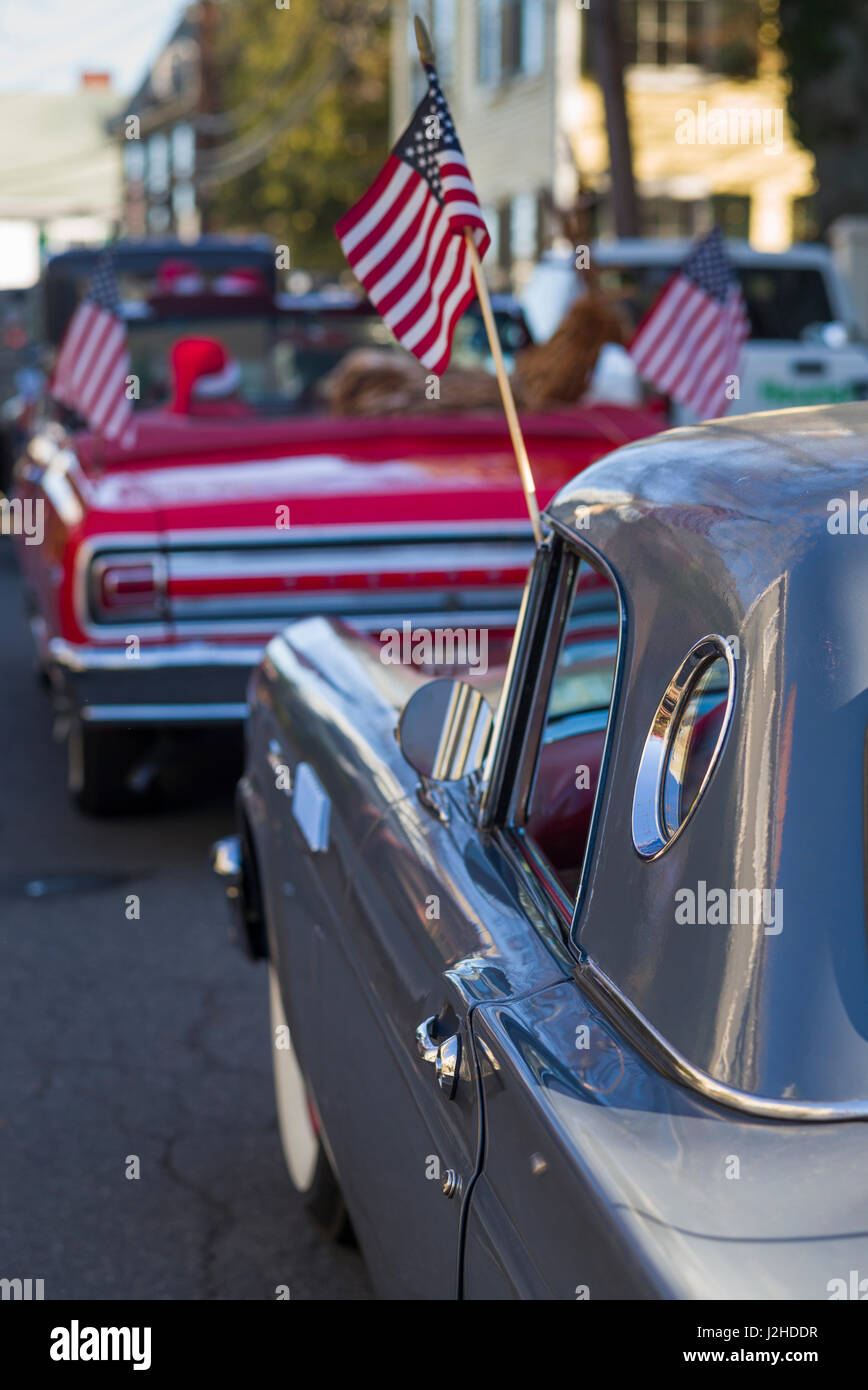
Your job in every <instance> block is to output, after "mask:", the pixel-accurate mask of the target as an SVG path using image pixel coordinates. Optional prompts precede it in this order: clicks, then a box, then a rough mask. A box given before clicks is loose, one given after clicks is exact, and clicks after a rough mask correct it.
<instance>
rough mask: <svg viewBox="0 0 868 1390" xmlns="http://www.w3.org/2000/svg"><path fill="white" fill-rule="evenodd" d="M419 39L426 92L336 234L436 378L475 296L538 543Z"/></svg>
mask: <svg viewBox="0 0 868 1390" xmlns="http://www.w3.org/2000/svg"><path fill="white" fill-rule="evenodd" d="M416 38H417V41H418V44H419V53H420V57H421V59H422V64H423V67H424V68H425V73H426V76H427V78H428V91H427V93H426V95H425V96H424V97H423V99H422V101H421V102H420V103H419V105H418V107H417V108H416V111H415V113H414V116H413V119H412V120H411V122H410V124H409V126H408V127H407V129H406V130H405V132H404V134H403V135H402V136H401V138H400V140H399V141H398V143H397V144H396V145H395V148H394V149H393V151H392V153H391V154H390V155H389V158H388V159H387V161H386V163H385V165H384V166H383V168H382V170H381V171H380V173H379V174H378V176H377V178H376V179H375V180H374V182H373V184H372V185H371V187H370V188H369V189H368V191H367V193H366V194H365V195H364V197H363V198H361V199H360V200H359V202H358V203H356V205H355V207H354V208H351V209H350V211H349V212H348V213H347V214H346V215H345V216H344V217H342V218H341V220H340V222H339V223H338V224H337V227H336V228H335V231H336V233H337V237H338V240H339V242H340V243H341V246H342V247H343V250H344V254H345V255H346V258H347V260H348V261H349V263H350V265H351V266H352V268H353V270H354V271H355V274H356V277H357V279H358V280H359V281H360V282H361V284H362V285H363V286H364V288H365V290H366V292H367V295H368V298H369V299H370V301H371V303H372V304H373V305H374V307H375V308H376V309H377V310H378V311H379V312H380V314H381V315H382V316H383V318H384V319H385V321H386V323H387V324H388V326H389V327H390V328H391V330H392V332H393V333H394V335H395V337H396V338H397V339H398V342H399V343H401V344H402V346H403V347H405V348H407V350H408V351H409V352H412V353H413V355H414V356H415V357H418V359H419V361H420V362H421V363H422V364H423V365H424V366H425V367H427V368H428V370H429V371H431V372H433V373H435V375H437V376H439V375H441V374H442V373H443V372H444V371H445V370H446V368H447V367H448V365H449V358H450V356H451V353H452V339H453V336H454V333H455V325H456V324H457V323H458V320H459V319H460V318H461V315H462V314H463V313H464V310H465V309H466V308H467V306H468V305H469V304H470V302H471V300H472V299H474V297H475V296H476V295H477V294H478V296H479V302H480V307H481V309H482V316H483V320H484V322H485V327H486V332H487V334H488V341H489V346H490V348H491V355H492V358H493V360H494V366H495V370H496V372H497V379H498V384H499V386H500V391H501V395H502V397H503V404H504V409H505V411H506V417H507V423H508V425H509V431H510V436H511V438H512V443H513V448H514V449H515V455H516V460H517V462H518V467H519V472H520V474H521V480H522V487H523V488H524V493H525V497H526V500H527V506H528V512H529V513H530V518H531V524H532V525H533V531H534V536H535V538H536V540H537V542H539V541H540V540H541V539H542V528H541V525H540V519H539V508H538V507H537V502H536V489H535V486H534V481H533V475H532V474H531V470H530V463H529V461H528V457H527V449H526V448H525V444H524V438H523V436H522V433H521V427H520V425H519V422H518V415H517V412H516V409H515V402H514V400H513V396H512V388H511V386H510V384H509V376H508V375H507V371H506V366H505V364H504V361H503V352H502V349H501V346H500V339H499V337H498V335H497V326H496V323H495V319H494V314H493V312H492V309H491V300H490V297H489V294H488V287H487V285H486V283H485V276H484V275H483V272H482V257H483V256H484V255H485V253H486V251H487V250H488V247H489V245H490V237H489V234H488V231H487V229H486V226H485V219H484V218H483V216H482V209H481V208H480V205H479V199H478V198H477V196H476V190H475V189H474V187H473V180H472V179H471V177H470V170H469V169H468V167H467V160H466V159H465V158H464V153H463V151H462V149H461V144H460V142H459V139H458V135H457V133H456V130H455V126H454V124H453V121H452V117H451V115H450V113H449V107H448V106H447V104H446V98H445V97H444V95H443V92H442V91H441V88H440V82H439V80H438V77H437V72H436V69H435V66H434V52H433V49H432V47H431V40H430V37H429V35H428V31H427V29H426V28H425V26H424V24H423V23H422V21H421V20H420V19H417V20H416Z"/></svg>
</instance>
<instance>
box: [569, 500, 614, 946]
mask: <svg viewBox="0 0 868 1390" xmlns="http://www.w3.org/2000/svg"><path fill="white" fill-rule="evenodd" d="M552 527H553V528H554V530H555V531H557V532H558V533H559V534H560V535H561V536H562V537H563V539H564V540H565V541H566V542H567V544H568V545H569V546H570V547H571V548H572V549H573V550H575V551H577V552H578V553H579V555H581V556H582V557H583V558H584V559H586V560H587V561H588V562H589V563H590V564H593V565H594V566H595V567H596V568H597V569H598V570H599V572H600V573H601V574H603V575H605V577H606V579H608V581H609V583H610V584H611V586H612V591H613V593H614V595H615V598H616V599H617V602H618V654H617V656H616V658H615V677H614V680H613V681H612V695H611V699H610V701H609V722H608V725H607V728H606V738H605V742H604V744H603V756H602V758H601V759H600V775H599V777H598V779H597V793H596V796H595V797H594V805H593V808H592V810H591V823H590V825H589V826H588V839H587V843H586V845H585V857H584V860H583V861H582V872H581V876H580V878H579V887H578V890H577V892H576V900H575V903H574V904H573V920H572V922H571V924H570V944H571V945H572V947H573V949H574V950H575V951H580V949H581V948H580V946H579V942H578V932H579V919H580V917H581V915H582V907H583V905H584V900H585V893H586V892H587V888H588V880H589V878H590V873H591V865H592V863H593V860H594V851H595V849H596V844H597V834H598V832H599V828H600V816H601V814H602V808H603V793H604V788H605V786H606V783H607V781H608V776H609V765H610V763H611V761H612V748H613V745H614V741H615V727H616V725H617V723H618V720H619V719H620V717H621V705H622V699H623V682H624V665H625V660H624V658H625V655H626V650H627V605H626V602H625V600H624V591H623V589H622V587H621V582H620V580H619V579H618V576H617V574H616V573H615V571H614V570H613V569H612V566H611V565H610V564H609V562H608V560H607V559H606V557H605V555H603V554H602V552H601V551H599V550H597V549H596V547H595V546H593V545H591V544H590V542H589V541H587V540H585V538H584V537H582V536H577V535H576V533H575V531H572V530H570V529H569V527H567V526H564V525H562V524H561V523H560V522H558V521H556V520H552Z"/></svg>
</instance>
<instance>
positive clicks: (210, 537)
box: [160, 502, 533, 550]
mask: <svg viewBox="0 0 868 1390" xmlns="http://www.w3.org/2000/svg"><path fill="white" fill-rule="evenodd" d="M275 505H278V503H277V502H275ZM289 506H290V511H291V510H292V503H291V502H290V503H289ZM480 536H495V537H496V536H500V537H502V538H504V539H507V538H513V537H516V538H521V539H523V540H526V541H527V542H528V548H529V550H532V549H533V532H532V530H531V527H530V523H529V522H528V521H527V520H524V521H520V520H519V521H466V522H462V521H430V522H429V521H425V522H419V523H418V524H417V525H415V527H414V525H412V524H410V523H408V522H401V521H393V522H381V523H377V524H375V525H373V526H371V525H366V526H364V527H361V526H357V525H353V524H352V523H344V524H342V525H337V526H328V525H326V526H296V525H294V524H292V521H290V525H289V527H288V529H287V530H285V531H283V530H281V531H278V530H277V528H276V527H270V528H268V529H266V528H265V527H259V526H247V527H242V526H239V527H215V528H214V529H213V530H204V529H202V530H190V531H173V530H171V529H170V530H167V531H166V532H165V533H164V534H163V535H162V536H161V537H160V543H161V545H163V546H165V547H167V548H168V549H170V550H172V549H177V548H181V547H187V546H191V547H198V546H202V547H203V548H206V549H210V548H212V547H214V546H215V545H217V544H221V545H227V544H229V545H248V544H250V543H251V542H254V543H255V544H256V545H276V546H278V547H285V546H286V545H287V544H288V543H290V542H293V541H315V542H317V543H320V544H323V545H332V544H333V543H334V542H335V541H339V542H343V541H353V542H358V543H360V544H365V543H366V542H370V543H371V544H372V545H377V544H378V543H379V542H381V541H384V540H390V539H392V538H394V539H396V540H401V541H407V542H412V541H422V542H423V543H424V542H426V541H431V540H449V539H454V540H456V541H463V540H466V539H467V538H468V537H470V538H471V539H478V538H479V537H480Z"/></svg>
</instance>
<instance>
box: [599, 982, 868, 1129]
mask: <svg viewBox="0 0 868 1390" xmlns="http://www.w3.org/2000/svg"><path fill="white" fill-rule="evenodd" d="M575 979H576V983H577V984H578V985H579V987H580V988H581V989H582V990H583V991H584V992H585V993H587V995H588V996H589V997H590V998H591V999H592V1000H593V1001H594V1003H596V1004H597V1005H598V1006H599V1007H600V1009H601V1010H602V1012H603V1013H604V1014H605V1015H606V1017H607V1018H609V1019H611V1021H612V1022H613V1024H614V1025H615V1026H616V1027H617V1028H618V1029H619V1030H620V1031H621V1032H622V1033H623V1034H624V1035H625V1037H626V1038H627V1040H628V1041H629V1042H630V1044H631V1046H633V1047H635V1048H637V1049H638V1051H640V1052H641V1053H642V1054H643V1056H645V1057H646V1058H647V1059H648V1061H649V1062H650V1063H651V1064H652V1065H653V1066H655V1067H656V1068H657V1070H658V1071H659V1072H661V1073H662V1074H663V1075H664V1076H667V1077H669V1078H670V1080H672V1081H676V1082H679V1083H680V1084H681V1085H683V1086H686V1087H687V1089H688V1090H690V1091H693V1092H695V1093H696V1094H698V1095H700V1096H702V1097H703V1098H704V1099H706V1100H710V1101H714V1102H715V1103H716V1104H718V1105H725V1106H727V1107H728V1108H729V1109H731V1110H738V1111H741V1112H742V1113H743V1114H745V1115H756V1116H759V1117H760V1118H762V1119H765V1120H789V1121H798V1120H809V1121H812V1122H814V1123H817V1122H826V1123H832V1122H834V1121H837V1122H839V1123H840V1122H841V1121H843V1120H865V1119H868V1098H862V1099H860V1100H830V1101H825V1100H791V1099H784V1098H780V1099H778V1098H776V1097H774V1096H756V1095H751V1093H750V1092H749V1091H741V1090H739V1089H738V1088H737V1087H735V1086H729V1085H727V1083H726V1082H725V1081H717V1080H715V1078H714V1077H713V1076H711V1075H710V1074H709V1073H708V1072H706V1071H703V1070H702V1068H701V1067H697V1066H694V1064H693V1063H692V1062H689V1061H688V1060H687V1058H686V1057H685V1056H684V1054H683V1053H681V1052H679V1051H678V1049H677V1048H676V1047H673V1046H672V1044H671V1043H669V1042H667V1040H666V1038H665V1037H664V1036H663V1034H662V1033H660V1032H658V1030H657V1029H656V1028H655V1027H654V1024H653V1023H651V1022H650V1020H649V1019H647V1018H646V1017H645V1015H644V1014H642V1013H641V1012H640V1011H639V1010H638V1009H637V1008H636V1007H635V1005H634V1004H632V1003H631V1002H630V1000H629V999H628V998H627V996H626V995H625V994H622V992H621V990H620V989H619V988H618V986H617V985H616V984H615V983H614V981H613V980H611V979H610V978H609V976H608V975H606V973H605V972H604V971H603V970H601V969H600V967H599V966H598V965H597V964H596V963H595V962H594V961H593V960H592V959H591V958H590V956H587V955H584V954H583V956H582V959H581V962H580V964H579V965H578V967H577V968H576V972H575Z"/></svg>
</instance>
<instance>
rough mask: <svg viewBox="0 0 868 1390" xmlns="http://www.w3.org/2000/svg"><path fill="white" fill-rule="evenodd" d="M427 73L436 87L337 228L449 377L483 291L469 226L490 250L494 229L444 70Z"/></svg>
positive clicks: (401, 325) (379, 292)
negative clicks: (464, 319) (459, 330)
mask: <svg viewBox="0 0 868 1390" xmlns="http://www.w3.org/2000/svg"><path fill="white" fill-rule="evenodd" d="M425 72H426V74H427V77H428V92H427V94H426V95H425V97H423V99H422V101H421V102H420V103H419V106H418V107H417V108H416V113H415V115H414V116H413V119H412V121H411V122H410V124H409V126H408V127H407V130H406V131H405V132H404V134H403V135H402V137H401V139H400V140H399V141H398V143H397V144H396V146H395V148H394V149H393V151H392V153H391V154H390V155H389V158H388V160H387V161H386V163H385V165H384V166H383V168H382V170H381V171H380V173H379V174H378V176H377V178H376V179H375V180H374V182H373V184H372V185H371V187H370V188H369V189H368V191H367V193H366V194H365V195H364V197H363V198H362V199H361V200H360V201H359V202H358V203H356V206H355V207H354V208H351V210H350V211H349V212H348V213H347V214H346V215H345V216H344V217H342V218H341V220H340V222H339V223H338V225H337V227H336V228H335V231H336V233H337V237H338V240H339V241H340V243H341V246H342V247H343V249H344V254H345V255H346V257H347V260H348V261H349V263H350V265H351V266H352V268H353V270H354V271H355V273H356V277H357V279H358V280H360V281H361V283H362V284H363V285H364V287H365V290H366V291H367V294H368V298H369V299H370V300H371V303H372V304H373V305H374V306H375V307H376V308H377V309H378V310H379V312H380V313H381V314H382V316H383V318H384V319H385V321H386V323H387V324H388V325H389V327H390V328H391V330H392V332H393V333H394V335H395V337H396V338H397V339H398V341H399V342H400V343H402V344H403V346H404V347H405V348H407V349H408V350H409V351H410V352H412V353H413V355H414V356H415V357H418V359H419V361H420V362H422V363H423V364H424V365H425V366H426V367H427V368H428V369H429V371H431V372H434V373H435V374H436V375H438V376H439V375H440V374H441V373H442V372H444V371H445V370H446V368H447V367H448V365H449V357H450V354H451V352H452V335H453V332H454V330H455V325H456V323H457V322H458V320H459V319H460V317H461V315H462V314H463V313H464V310H465V309H466V308H467V306H468V304H469V303H470V301H471V300H472V299H473V297H474V294H475V290H474V287H473V271H472V265H471V257H470V252H469V250H468V247H467V244H466V241H465V238H464V233H465V231H469V232H470V233H471V234H472V236H473V239H474V241H475V243H476V248H477V250H478V252H479V256H480V258H481V257H483V256H484V255H485V253H486V251H487V250H488V247H489V244H490V237H489V235H488V232H487V230H486V227H485V221H484V219H483V216H482V211H481V209H480V206H479V201H478V199H477V197H476V191H475V189H474V187H473V183H472V180H471V178H470V171H469V169H468V167H467V160H466V159H465V158H464V155H463V153H462V150H461V145H460V144H459V141H458V136H457V134H456V133H455V126H454V125H453V123H452V117H451V116H450V114H449V108H448V106H447V105H446V99H445V97H444V96H443V93H442V91H441V90H440V83H439V81H438V79H437V73H436V72H435V70H434V68H433V67H432V66H430V65H429V64H427V63H426V64H425Z"/></svg>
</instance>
